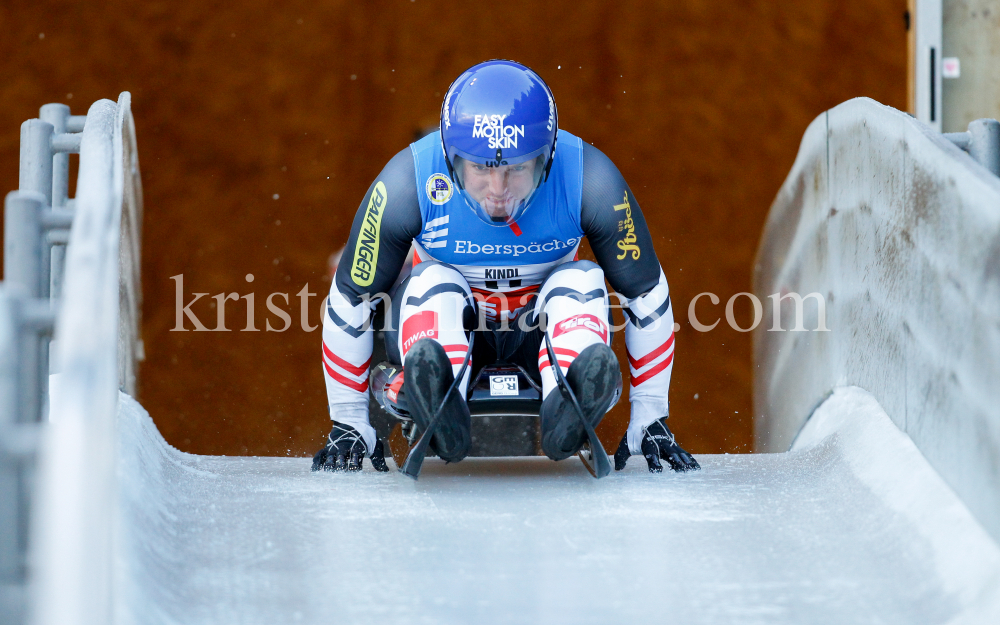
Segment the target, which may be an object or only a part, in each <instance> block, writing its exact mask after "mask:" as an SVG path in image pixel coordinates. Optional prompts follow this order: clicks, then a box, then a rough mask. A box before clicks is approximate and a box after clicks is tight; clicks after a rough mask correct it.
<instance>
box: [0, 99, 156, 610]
mask: <svg viewBox="0 0 1000 625" xmlns="http://www.w3.org/2000/svg"><path fill="white" fill-rule="evenodd" d="M130 105H131V96H130V95H129V94H128V93H127V92H125V93H122V94H121V97H120V98H119V100H118V103H117V104H116V103H115V102H111V101H109V100H101V101H98V102H96V103H94V105H93V106H91V107H90V110H89V111H88V113H87V115H86V116H73V115H70V114H69V113H70V112H69V108H68V107H66V106H65V105H62V104H47V105H45V106H43V107H42V108H41V111H40V115H39V119H33V120H28V121H27V122H25V123H24V124H23V125H22V127H21V163H20V175H19V187H20V188H19V190H18V191H15V192H12V193H10V194H9V195H8V196H7V198H6V201H5V215H4V222H5V229H4V273H5V275H4V278H5V281H4V282H3V283H0V411H2V412H0V621H2V622H3V623H11V624H15V623H23V622H27V621H28V620H29V619H30V620H31V621H33V622H38V623H48V622H60V623H108V622H111V620H112V602H111V587H112V584H111V560H112V547H113V541H112V528H113V526H114V519H113V516H112V515H113V509H114V500H115V499H114V496H113V494H114V492H113V491H114V440H115V439H114V418H115V413H116V407H117V393H118V390H119V389H121V390H124V391H126V392H128V393H131V394H133V395H134V393H135V385H136V362H137V360H139V359H141V341H140V340H139V325H140V320H139V306H140V299H141V289H140V284H141V283H140V276H139V263H138V259H139V257H140V256H139V255H140V234H141V223H142V190H141V183H140V180H139V169H138V158H137V155H136V149H135V128H134V123H133V121H132V114H131V106H130ZM71 153H79V154H80V167H79V175H78V179H77V197H76V198H75V199H69V198H68V186H69V185H68V182H69V154H71ZM60 301H65V302H66V305H65V306H61V305H60ZM53 331H54V334H53ZM50 337H54V339H55V340H52V341H51V345H50ZM50 354H51V358H50ZM56 372H59V373H60V375H59V376H58V378H59V383H58V384H55V382H54V378H50V374H52V373H56ZM50 380H52V388H53V389H59V390H58V391H56V392H54V393H53V396H52V397H51V402H50V398H49V396H48V393H49V388H50ZM50 404H51V405H50ZM29 563H30V564H29Z"/></svg>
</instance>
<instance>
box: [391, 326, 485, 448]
mask: <svg viewBox="0 0 1000 625" xmlns="http://www.w3.org/2000/svg"><path fill="white" fill-rule="evenodd" d="M404 371H405V375H404V377H403V392H404V393H405V394H406V401H407V405H408V408H409V411H410V415H411V416H412V417H413V420H414V421H416V423H417V427H418V428H420V430H421V431H426V430H427V427H428V426H429V425H430V421H431V419H432V418H433V417H434V413H436V412H437V410H438V407H440V406H441V402H442V400H444V397H445V394H446V393H447V392H448V388H449V387H450V386H451V383H452V382H454V381H455V374H454V373H453V372H452V368H451V360H449V358H448V354H446V353H445V351H444V348H443V347H442V346H441V344H440V343H438V342H437V341H434V340H432V339H421V340H420V341H418V342H417V344H416V345H414V346H413V347H411V348H410V351H409V352H408V353H407V354H406V365H405V367H404ZM471 428H472V419H471V417H470V416H469V407H468V405H466V403H465V398H464V397H462V393H461V392H460V390H459V389H457V388H456V389H455V391H454V392H453V393H452V394H451V396H449V397H448V401H447V402H446V403H445V405H444V407H443V408H441V414H440V415H439V417H438V425H437V429H436V430H435V432H434V437H433V438H432V439H431V448H432V449H433V450H434V452H435V453H436V454H437V455H438V456H439V457H440V458H442V459H443V460H445V461H446V462H458V461H459V460H461V459H462V458H465V456H466V454H468V453H469V446H470V445H471V444H472V434H471Z"/></svg>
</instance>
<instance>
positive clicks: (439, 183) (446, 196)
mask: <svg viewBox="0 0 1000 625" xmlns="http://www.w3.org/2000/svg"><path fill="white" fill-rule="evenodd" d="M452 191H453V189H452V186H451V179H450V178H448V176H445V175H444V174H432V175H431V177H430V178H428V179H427V199H429V200H430V201H431V204H436V205H437V206H441V205H442V204H444V203H445V202H447V201H448V200H450V199H451V194H452Z"/></svg>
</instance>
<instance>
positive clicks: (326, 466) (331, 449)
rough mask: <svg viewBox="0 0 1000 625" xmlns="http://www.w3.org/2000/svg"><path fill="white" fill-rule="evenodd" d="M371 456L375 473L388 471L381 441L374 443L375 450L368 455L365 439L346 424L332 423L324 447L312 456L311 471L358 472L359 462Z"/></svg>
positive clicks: (359, 468)
mask: <svg viewBox="0 0 1000 625" xmlns="http://www.w3.org/2000/svg"><path fill="white" fill-rule="evenodd" d="M365 456H371V461H372V466H373V467H375V470H376V471H382V472H385V471H388V470H389V467H387V466H386V465H385V452H384V451H383V446H382V441H380V440H377V439H376V441H375V449H373V450H371V453H370V454H369V453H368V447H367V445H365V439H363V438H362V437H361V434H359V433H358V431H357V430H355V429H354V428H352V427H351V426H349V425H347V424H346V423H337V422H336V421H334V422H333V429H332V430H330V434H329V436H327V437H326V445H324V446H323V448H322V449H320V450H319V451H317V452H316V455H315V456H313V464H312V470H313V471H319V470H321V469H322V470H323V471H360V470H361V461H362V459H363V458H364V457H365Z"/></svg>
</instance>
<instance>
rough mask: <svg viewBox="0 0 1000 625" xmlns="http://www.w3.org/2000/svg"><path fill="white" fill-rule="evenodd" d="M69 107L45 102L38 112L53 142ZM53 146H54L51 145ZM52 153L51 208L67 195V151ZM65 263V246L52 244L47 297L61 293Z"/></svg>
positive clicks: (62, 130) (54, 297)
mask: <svg viewBox="0 0 1000 625" xmlns="http://www.w3.org/2000/svg"><path fill="white" fill-rule="evenodd" d="M69 117H70V115H69V107H68V106H66V105H65V104H59V103H53V104H46V105H44V106H42V108H41V109H40V110H39V112H38V118H39V119H41V120H42V121H43V122H48V123H50V124H52V132H53V133H54V134H53V143H55V141H54V140H55V139H56V138H57V137H59V136H60V135H62V134H63V133H65V132H66V122H67V121H68V120H69ZM53 147H54V146H53ZM53 152H54V153H53V155H52V208H62V207H64V206H66V200H67V199H68V195H69V153H68V152H60V151H55V150H53ZM65 265H66V247H65V246H64V245H53V246H52V252H51V258H50V261H49V266H50V267H51V271H50V274H51V276H50V279H49V298H50V299H52V300H53V301H57V300H58V299H59V296H60V295H61V294H62V278H63V272H64V269H65Z"/></svg>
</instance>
